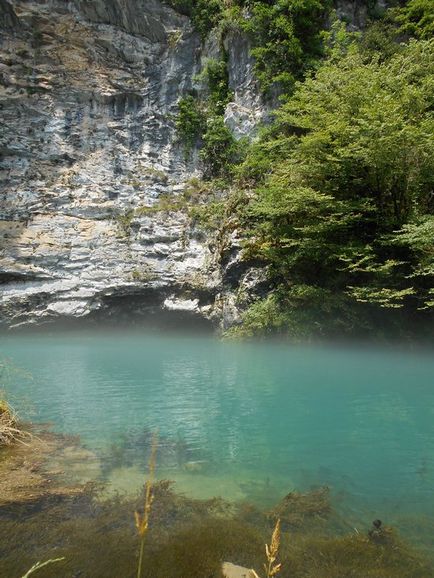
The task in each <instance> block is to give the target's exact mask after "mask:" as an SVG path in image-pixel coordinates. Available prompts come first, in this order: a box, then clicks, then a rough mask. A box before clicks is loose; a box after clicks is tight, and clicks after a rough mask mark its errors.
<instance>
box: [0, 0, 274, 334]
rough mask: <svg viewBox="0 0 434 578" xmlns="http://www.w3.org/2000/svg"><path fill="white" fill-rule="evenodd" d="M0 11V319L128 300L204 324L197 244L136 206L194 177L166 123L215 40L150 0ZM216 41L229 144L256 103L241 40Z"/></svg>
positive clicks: (96, 0) (204, 274) (29, 319)
mask: <svg viewBox="0 0 434 578" xmlns="http://www.w3.org/2000/svg"><path fill="white" fill-rule="evenodd" d="M0 16H1V18H0V26H1V30H0V32H1V43H0V108H1V115H2V123H1V129H0V130H1V134H0V151H1V169H2V171H1V175H2V176H1V189H0V218H1V221H0V282H1V283H2V285H0V291H1V294H2V300H1V305H0V318H1V322H2V324H3V325H7V326H17V325H21V324H27V323H35V322H38V323H41V322H46V321H51V320H55V319H58V318H70V317H72V318H75V317H80V318H82V317H87V316H90V315H94V314H96V313H98V314H99V315H101V316H104V314H105V312H106V311H107V310H108V309H109V308H110V306H111V303H112V301H113V299H114V298H118V297H123V298H125V299H128V296H131V297H132V298H133V299H135V300H136V303H138V305H137V307H136V309H135V312H136V313H140V312H141V311H142V310H145V309H147V308H149V307H151V308H152V309H153V310H158V309H160V308H161V309H162V310H177V311H179V310H181V309H182V308H183V307H184V308H185V311H186V312H189V313H192V314H197V315H202V316H205V317H207V318H210V319H213V320H214V321H215V322H216V323H218V322H220V320H221V319H222V318H224V309H225V304H226V302H231V299H232V301H233V298H232V297H230V296H227V295H226V293H225V290H224V286H225V280H224V271H223V270H222V268H221V267H220V264H219V263H218V258H217V257H216V256H215V255H214V254H213V251H212V249H210V246H209V238H207V235H204V234H203V232H201V231H200V230H197V229H196V228H195V226H194V225H193V224H192V223H191V222H190V220H189V219H188V217H187V216H186V214H185V212H183V211H178V212H176V211H170V212H168V211H164V212H163V211H152V210H149V207H152V206H153V205H156V204H157V205H158V203H159V199H161V198H162V197H163V198H166V197H167V196H169V197H170V198H172V197H173V198H177V197H179V196H180V195H182V191H183V188H184V186H185V183H186V182H187V181H188V180H189V179H190V178H191V177H192V176H200V174H201V167H200V162H199V160H198V154H197V151H194V153H193V155H192V157H191V159H190V160H188V161H186V160H185V154H184V151H183V148H182V145H181V144H180V143H179V142H177V136H176V130H175V122H174V116H175V115H176V113H177V102H178V101H179V99H180V98H181V97H182V95H185V94H186V93H188V91H189V90H191V89H192V88H193V87H194V86H195V83H197V80H195V77H196V75H197V73H198V72H199V71H200V68H201V66H202V65H203V63H204V62H205V61H206V58H208V57H212V56H216V54H214V53H215V52H216V51H218V46H217V45H216V42H215V40H214V41H213V39H210V40H209V41H208V42H205V43H204V44H203V45H202V43H201V41H200V38H199V36H198V35H197V33H196V32H195V31H194V30H193V28H192V25H191V23H190V21H189V19H188V18H186V17H184V16H181V15H179V14H177V13H176V12H175V11H174V10H172V9H171V8H170V7H168V6H166V5H164V4H162V3H160V2H158V1H157V0H146V1H145V0H111V1H106V0H105V1H102V0H76V1H74V2H64V1H61V0H58V1H52V2H49V3H46V2H42V1H40V2H37V1H19V0H14V1H10V2H7V1H6V0H0ZM227 49H228V54H229V79H230V84H231V88H232V89H233V90H234V102H233V103H230V104H229V106H228V109H227V114H226V121H227V124H228V126H229V127H230V128H231V129H232V130H233V132H234V134H235V136H236V137H237V138H238V137H241V136H246V135H247V136H248V135H250V134H253V131H254V129H255V125H256V123H257V122H258V121H259V120H260V119H261V118H262V116H263V110H262V109H261V103H260V99H259V97H258V93H257V92H256V90H257V87H256V83H255V80H254V79H253V72H252V61H251V59H250V57H249V54H248V44H247V41H246V40H245V39H244V40H243V39H242V38H240V37H236V38H231V37H229V38H228V39H227ZM196 88H198V89H199V90H200V86H198V87H196ZM192 304H194V306H193V305H192ZM231 315H232V314H231ZM234 315H235V317H236V314H234ZM232 316H233V315H232ZM231 319H232V317H231Z"/></svg>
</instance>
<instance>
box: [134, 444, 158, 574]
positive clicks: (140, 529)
mask: <svg viewBox="0 0 434 578" xmlns="http://www.w3.org/2000/svg"><path fill="white" fill-rule="evenodd" d="M157 447H158V439H157V436H156V435H154V436H153V438H152V446H151V455H150V458H149V478H148V479H147V480H146V482H145V498H144V502H143V513H140V512H137V511H136V512H134V519H135V522H136V529H137V533H138V534H139V537H140V552H139V561H138V564H137V578H141V577H142V574H143V552H144V547H145V539H146V534H147V532H148V528H149V515H150V513H151V507H152V502H153V501H154V492H153V484H154V476H155V467H156V463H157V462H156V456H157Z"/></svg>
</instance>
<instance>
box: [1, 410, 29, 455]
mask: <svg viewBox="0 0 434 578" xmlns="http://www.w3.org/2000/svg"><path fill="white" fill-rule="evenodd" d="M30 437H31V434H30V433H29V432H26V431H24V430H23V429H21V428H20V426H19V423H18V418H17V415H16V413H15V411H14V410H13V408H12V407H11V406H10V405H9V404H8V403H7V402H6V401H3V400H0V447H1V446H9V445H11V444H13V443H14V442H19V443H22V444H25V443H26V440H29V439H30Z"/></svg>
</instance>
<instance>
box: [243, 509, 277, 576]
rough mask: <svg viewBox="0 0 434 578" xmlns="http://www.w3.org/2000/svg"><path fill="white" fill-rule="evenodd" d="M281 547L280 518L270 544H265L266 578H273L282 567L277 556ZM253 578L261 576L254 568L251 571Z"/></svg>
mask: <svg viewBox="0 0 434 578" xmlns="http://www.w3.org/2000/svg"><path fill="white" fill-rule="evenodd" d="M279 547H280V520H279V519H278V520H277V522H276V525H275V526H274V530H273V534H272V535H271V543H270V545H268V544H265V554H266V556H267V562H266V564H264V570H265V578H273V576H277V574H279V572H280V570H281V569H282V564H281V563H280V562H277V556H278V554H279ZM250 573H251V575H252V576H253V578H259V576H258V575H257V573H256V572H255V571H254V570H251V571H250Z"/></svg>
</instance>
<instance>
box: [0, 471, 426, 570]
mask: <svg viewBox="0 0 434 578" xmlns="http://www.w3.org/2000/svg"><path fill="white" fill-rule="evenodd" d="M152 491H153V496H154V497H153V501H152V508H151V509H150V511H149V526H148V528H147V531H146V540H143V568H142V576H143V578H204V577H208V578H214V577H215V578H220V577H221V576H222V563H223V562H224V561H227V560H229V561H231V562H233V563H235V564H239V565H242V566H244V567H247V568H255V569H257V572H258V575H259V576H262V575H264V572H261V569H262V568H263V567H264V566H263V565H264V544H267V543H268V544H270V546H269V553H270V554H271V556H270V558H276V554H277V551H276V548H274V550H272V549H271V546H272V543H270V540H269V537H270V534H271V533H272V531H273V528H274V529H275V528H276V521H277V520H276V514H277V513H279V515H281V516H282V520H281V528H280V535H279V545H278V554H279V558H278V562H276V561H273V563H272V567H274V566H275V565H276V564H281V565H282V566H281V568H279V570H280V571H279V577H282V578H342V577H344V576H345V577H347V576H348V577H351V578H369V577H375V578H429V577H430V576H434V570H433V567H432V564H431V562H430V560H429V559H428V558H426V557H424V556H423V555H422V554H421V553H419V552H418V551H417V550H415V549H413V548H412V547H410V546H409V545H408V544H406V543H405V542H404V541H403V540H402V539H401V538H400V536H399V533H398V531H397V530H395V529H392V528H388V527H387V526H386V525H384V524H382V525H380V527H379V528H376V527H375V526H372V528H371V529H369V526H370V522H367V524H366V528H364V529H359V531H356V530H354V529H353V530H352V531H348V529H344V527H343V525H342V524H340V523H339V520H338V519H337V518H335V513H334V510H333V507H332V504H331V503H330V502H329V503H328V504H327V496H328V493H327V491H326V490H325V489H322V490H314V491H312V492H307V493H304V494H299V493H297V492H291V493H290V494H288V496H286V497H285V498H284V499H283V500H282V502H281V503H279V504H276V505H275V506H274V507H273V508H271V509H269V510H261V509H259V508H257V507H256V506H254V505H252V504H246V503H242V504H233V503H229V502H226V501H224V500H222V499H219V498H215V499H211V500H195V499H191V498H188V497H186V496H183V495H180V494H179V493H177V492H176V491H175V487H174V485H173V484H172V483H171V482H169V481H160V482H156V483H155V484H154V485H153V489H152ZM144 505H145V506H146V489H144V490H143V492H142V493H141V494H140V495H138V496H135V497H131V496H120V495H116V496H113V497H111V498H109V499H102V497H101V495H100V493H99V491H98V489H97V488H96V487H91V486H88V487H87V489H86V491H83V492H81V493H80V494H75V495H69V496H68V495H63V496H62V495H58V496H57V497H56V499H53V496H51V499H42V498H39V499H38V500H36V501H35V502H26V503H15V504H9V505H8V506H3V507H0V576H2V577H5V578H14V577H19V576H23V575H24V574H25V572H26V571H27V570H28V568H31V567H32V565H33V564H34V563H35V560H48V559H54V558H56V559H57V558H65V559H64V560H63V561H60V562H57V563H56V564H53V565H49V566H46V567H44V571H43V575H44V577H46V578H61V577H63V576H65V577H70V576H73V577H77V578H78V577H80V578H119V577H121V576H122V577H123V578H133V577H136V576H137V568H138V566H137V564H138V556H137V527H136V525H135V522H134V519H133V517H132V515H131V514H132V512H134V511H137V512H140V516H143V508H144ZM142 519H143V518H142ZM271 542H272V541H271ZM275 543H276V541H275ZM23 544H25V548H24V547H23ZM274 546H275V544H274ZM273 552H274V553H273ZM41 575H42V573H41Z"/></svg>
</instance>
